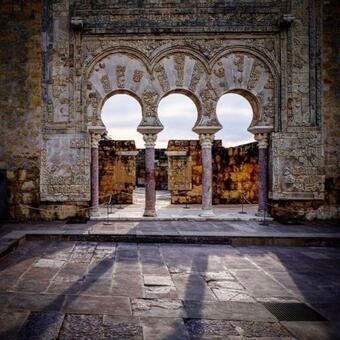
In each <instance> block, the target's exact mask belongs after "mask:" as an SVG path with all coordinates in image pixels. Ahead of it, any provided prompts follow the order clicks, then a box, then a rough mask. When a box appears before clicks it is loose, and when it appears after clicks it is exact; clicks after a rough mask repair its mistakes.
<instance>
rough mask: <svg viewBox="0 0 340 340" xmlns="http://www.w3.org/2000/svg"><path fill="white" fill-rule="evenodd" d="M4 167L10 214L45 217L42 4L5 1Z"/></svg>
mask: <svg viewBox="0 0 340 340" xmlns="http://www.w3.org/2000/svg"><path fill="white" fill-rule="evenodd" d="M0 27H1V34H0V82H1V86H0V121H1V124H0V145H1V147H0V168H1V169H4V170H7V183H8V184H7V186H8V191H9V193H8V195H9V196H8V200H9V215H10V217H12V218H17V219H23V218H27V217H31V218H34V217H37V216H39V212H38V211H34V210H30V209H29V208H27V207H25V206H22V205H21V204H25V205H30V206H35V207H38V206H39V197H40V195H39V169H40V145H41V122H42V105H41V43H40V36H41V5H40V1H38V0H36V1H20V2H19V1H17V2H16V1H2V2H1V9H0Z"/></svg>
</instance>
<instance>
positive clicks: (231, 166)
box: [212, 143, 259, 204]
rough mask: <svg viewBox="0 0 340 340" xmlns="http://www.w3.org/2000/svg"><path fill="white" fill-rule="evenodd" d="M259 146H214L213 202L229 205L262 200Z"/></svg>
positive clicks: (215, 144)
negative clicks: (259, 188)
mask: <svg viewBox="0 0 340 340" xmlns="http://www.w3.org/2000/svg"><path fill="white" fill-rule="evenodd" d="M256 144H257V143H250V144H245V145H240V146H236V147H230V148H224V147H223V146H222V145H219V144H218V143H214V146H213V149H212V156H213V203H214V204H228V203H241V202H242V200H244V199H243V198H242V196H244V198H245V200H246V201H245V200H244V202H245V203H247V202H251V203H257V201H258V182H259V167H258V148H257V145H256Z"/></svg>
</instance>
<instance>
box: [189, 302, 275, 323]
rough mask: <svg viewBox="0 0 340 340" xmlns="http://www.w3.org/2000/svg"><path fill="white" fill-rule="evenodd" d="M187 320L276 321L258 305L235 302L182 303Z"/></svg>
mask: <svg viewBox="0 0 340 340" xmlns="http://www.w3.org/2000/svg"><path fill="white" fill-rule="evenodd" d="M183 304H184V308H185V311H186V314H187V317H188V318H196V319H201V318H202V319H214V320H246V321H253V320H255V321H277V320H276V318H275V317H274V316H273V315H272V314H271V313H269V312H268V311H267V310H266V308H265V307H264V306H263V305H261V304H260V303H248V302H238V301H237V302H235V301H228V302H225V301H214V302H210V301H183Z"/></svg>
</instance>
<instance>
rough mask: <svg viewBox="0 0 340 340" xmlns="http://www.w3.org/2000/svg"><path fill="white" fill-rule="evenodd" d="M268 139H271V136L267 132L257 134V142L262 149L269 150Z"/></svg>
mask: <svg viewBox="0 0 340 340" xmlns="http://www.w3.org/2000/svg"><path fill="white" fill-rule="evenodd" d="M268 137H269V134H268V133H266V132H262V133H256V134H255V140H256V141H257V142H258V146H259V148H260V149H267V148H268Z"/></svg>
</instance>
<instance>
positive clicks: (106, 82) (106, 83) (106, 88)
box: [100, 74, 111, 93]
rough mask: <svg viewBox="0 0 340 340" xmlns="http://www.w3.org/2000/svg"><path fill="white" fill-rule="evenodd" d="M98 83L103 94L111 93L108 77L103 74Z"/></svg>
mask: <svg viewBox="0 0 340 340" xmlns="http://www.w3.org/2000/svg"><path fill="white" fill-rule="evenodd" d="M100 82H101V84H102V85H103V89H104V91H105V93H109V92H110V91H111V84H110V79H109V77H108V75H107V74H104V75H103V76H102V77H101V78H100Z"/></svg>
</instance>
